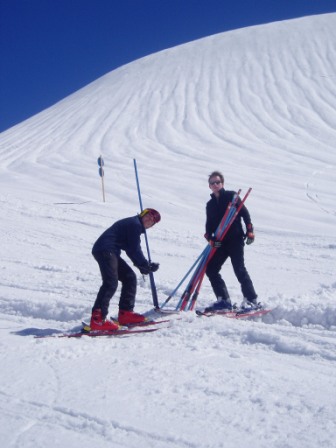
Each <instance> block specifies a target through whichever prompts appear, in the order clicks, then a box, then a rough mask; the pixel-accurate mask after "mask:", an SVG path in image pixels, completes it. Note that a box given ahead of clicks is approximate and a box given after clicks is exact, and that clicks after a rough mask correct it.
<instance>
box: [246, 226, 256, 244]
mask: <svg viewBox="0 0 336 448" xmlns="http://www.w3.org/2000/svg"><path fill="white" fill-rule="evenodd" d="M245 236H246V244H252V243H253V242H254V232H253V225H252V224H251V223H250V224H247V226H246V235H245Z"/></svg>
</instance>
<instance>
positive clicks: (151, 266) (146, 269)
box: [138, 263, 160, 275]
mask: <svg viewBox="0 0 336 448" xmlns="http://www.w3.org/2000/svg"><path fill="white" fill-rule="evenodd" d="M159 266H160V265H159V263H146V264H143V265H141V266H138V268H139V271H140V272H141V274H142V275H148V274H149V273H150V272H156V271H157V270H158V269H159Z"/></svg>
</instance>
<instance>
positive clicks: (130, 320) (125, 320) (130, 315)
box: [118, 310, 146, 325]
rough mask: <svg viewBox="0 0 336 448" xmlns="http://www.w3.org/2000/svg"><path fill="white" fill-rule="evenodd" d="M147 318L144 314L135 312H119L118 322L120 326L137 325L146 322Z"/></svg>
mask: <svg viewBox="0 0 336 448" xmlns="http://www.w3.org/2000/svg"><path fill="white" fill-rule="evenodd" d="M145 320H146V318H145V316H143V315H142V314H138V313H135V312H134V311H126V310H119V314H118V322H119V323H120V325H135V324H141V323H142V322H145Z"/></svg>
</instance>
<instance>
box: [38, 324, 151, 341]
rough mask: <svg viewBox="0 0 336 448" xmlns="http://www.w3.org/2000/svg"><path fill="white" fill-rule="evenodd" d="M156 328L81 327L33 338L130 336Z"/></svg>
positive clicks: (149, 331)
mask: <svg viewBox="0 0 336 448" xmlns="http://www.w3.org/2000/svg"><path fill="white" fill-rule="evenodd" d="M156 330H158V328H143V329H140V328H139V329H134V330H132V329H129V328H125V327H124V328H120V329H119V330H105V331H99V330H97V331H95V330H93V331H91V330H85V329H82V330H81V331H77V332H73V333H72V332H67V333H54V334H46V335H40V336H35V338H39V339H41V338H81V337H82V336H89V337H91V338H96V337H101V336H107V337H111V336H112V337H115V336H131V335H132V334H139V333H152V332H153V331H156Z"/></svg>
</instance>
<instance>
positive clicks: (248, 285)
mask: <svg viewBox="0 0 336 448" xmlns="http://www.w3.org/2000/svg"><path fill="white" fill-rule="evenodd" d="M208 182H209V188H210V190H211V191H212V193H211V199H210V201H208V202H207V204H206V224H205V235H204V236H205V238H206V239H207V240H208V242H209V244H210V245H211V246H212V247H215V248H216V252H215V253H214V256H213V257H212V259H211V260H210V261H209V264H208V266H207V268H206V275H207V277H208V279H209V281H210V284H211V286H212V289H213V291H214V293H215V296H216V297H217V301H216V302H215V303H214V304H213V305H212V306H210V307H208V308H207V311H216V310H226V309H227V310H231V309H232V304H231V300H230V295H229V292H228V290H227V287H226V284H225V282H224V280H223V278H222V277H221V275H220V270H221V268H222V266H223V264H224V263H225V261H226V260H227V259H228V258H229V257H230V259H231V263H232V267H233V270H234V273H235V275H236V277H237V280H238V281H239V283H240V286H241V290H242V293H243V297H244V299H245V301H246V302H247V304H248V305H249V306H254V307H255V306H257V297H258V296H257V294H256V292H255V290H254V286H253V283H252V280H251V278H250V276H249V274H248V272H247V270H246V267H245V261H244V239H246V244H252V243H253V242H254V231H253V225H252V223H251V218H250V213H249V211H248V210H247V208H246V207H245V205H243V206H242V208H241V210H240V211H239V213H238V215H237V217H236V219H235V220H234V221H233V223H232V224H231V226H230V228H229V229H228V232H227V234H226V235H225V237H224V239H223V241H218V240H216V238H215V236H214V234H215V232H216V229H217V227H218V225H219V223H220V221H221V219H222V218H223V216H224V214H225V211H226V209H227V207H228V205H229V203H230V202H232V201H233V199H234V196H235V194H236V193H235V192H234V191H226V190H225V189H224V176H223V174H222V173H221V172H219V171H213V172H212V173H211V174H210V175H209V178H208ZM240 202H241V200H240V199H239V198H238V202H237V206H239V204H240ZM242 219H243V221H244V223H245V226H246V234H245V233H244V231H243V227H242V223H241V220H242Z"/></svg>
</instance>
